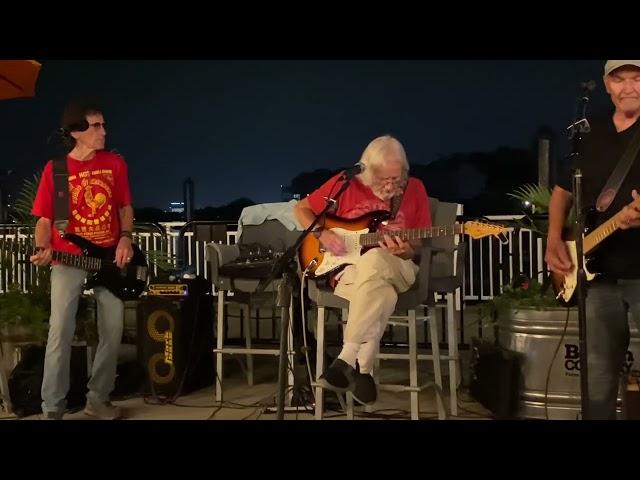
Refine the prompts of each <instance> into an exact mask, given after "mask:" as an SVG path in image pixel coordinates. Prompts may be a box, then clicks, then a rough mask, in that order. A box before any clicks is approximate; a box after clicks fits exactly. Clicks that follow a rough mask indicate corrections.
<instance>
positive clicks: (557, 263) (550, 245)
mask: <svg viewBox="0 0 640 480" xmlns="http://www.w3.org/2000/svg"><path fill="white" fill-rule="evenodd" d="M544 260H545V262H547V265H549V269H550V270H552V271H554V272H558V273H561V274H563V275H566V274H568V273H570V272H571V268H572V267H573V264H572V263H571V259H570V258H569V253H568V252H567V246H566V244H565V243H564V242H563V241H562V239H561V238H559V237H549V238H548V239H547V252H546V253H545V256H544Z"/></svg>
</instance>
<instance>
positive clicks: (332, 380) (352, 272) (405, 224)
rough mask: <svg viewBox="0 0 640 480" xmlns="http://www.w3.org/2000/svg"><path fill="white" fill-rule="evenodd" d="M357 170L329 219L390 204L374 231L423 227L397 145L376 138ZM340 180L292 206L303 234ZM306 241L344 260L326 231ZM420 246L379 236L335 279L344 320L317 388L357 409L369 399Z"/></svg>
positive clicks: (423, 211) (425, 211)
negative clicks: (336, 349) (337, 347)
mask: <svg viewBox="0 0 640 480" xmlns="http://www.w3.org/2000/svg"><path fill="white" fill-rule="evenodd" d="M360 164H361V165H362V166H363V167H364V170H363V171H362V173H360V174H359V175H357V176H356V177H354V178H353V180H352V181H351V184H350V185H349V187H348V188H347V190H345V192H344V193H343V194H342V195H341V196H340V198H338V200H337V204H336V207H335V209H334V210H333V213H334V214H335V215H337V216H339V217H343V218H357V217H360V216H362V215H364V214H367V213H370V212H373V211H378V210H386V211H390V212H393V210H394V208H393V207H392V205H397V203H398V202H399V207H397V208H396V210H397V212H396V214H395V217H394V218H393V219H392V220H389V221H388V223H386V224H384V225H381V227H380V230H387V231H389V230H401V229H410V228H424V227H430V226H431V213H430V212H431V211H430V209H429V199H428V196H427V191H426V189H425V187H424V184H423V183H422V182H421V181H420V180H418V179H416V178H410V177H409V176H408V175H409V163H408V162H407V157H406V154H405V151H404V148H403V147H402V144H401V143H400V142H399V141H398V140H396V139H395V138H393V137H391V136H389V135H386V136H382V137H378V138H376V139H375V140H373V141H372V142H371V143H370V144H369V145H368V146H367V148H366V149H365V151H364V153H363V154H362V158H361V159H360ZM343 181H344V180H343V179H342V174H338V175H336V176H334V177H333V178H331V179H329V181H327V182H326V183H325V184H324V185H322V186H321V187H320V188H318V189H317V190H316V191H315V192H313V193H311V194H310V195H309V196H308V197H307V198H305V199H303V200H301V201H300V202H299V203H298V204H297V205H296V206H295V207H294V212H295V214H296V217H297V219H298V221H299V222H300V224H301V225H302V226H303V227H305V228H307V227H308V226H309V225H311V223H312V222H313V220H314V219H315V217H316V216H317V215H318V214H320V213H321V211H322V210H323V209H324V207H325V204H326V201H325V199H326V198H331V197H332V196H333V195H335V193H336V192H337V191H338V190H339V189H340V187H341V186H342V182H343ZM313 234H314V235H316V237H317V238H318V239H319V240H320V242H321V243H322V245H323V247H324V248H325V249H326V250H327V251H328V252H330V253H332V254H333V255H336V256H340V255H344V254H345V253H346V247H345V245H344V242H343V240H342V239H341V238H340V237H339V236H338V235H336V234H335V233H334V232H332V231H331V230H325V229H323V228H318V229H316V230H314V232H313ZM420 246H421V241H419V240H418V241H407V242H405V241H403V240H401V239H400V238H399V237H393V236H390V235H384V242H380V248H373V249H371V250H368V251H367V252H366V253H364V254H363V255H362V256H360V257H359V258H358V260H357V262H356V264H354V265H349V266H347V267H346V268H345V269H344V270H342V271H341V272H340V273H339V274H338V275H337V276H336V278H335V279H334V280H335V281H336V282H337V284H336V287H335V292H334V293H335V294H336V295H339V296H341V297H343V298H346V299H347V300H349V318H348V319H347V326H346V329H345V332H344V343H343V347H342V351H341V352H340V355H339V356H338V358H337V359H336V360H335V361H334V362H333V363H332V364H331V366H329V368H328V369H327V370H326V371H325V372H324V374H323V375H322V376H321V377H320V378H319V379H318V383H319V384H321V385H322V386H323V387H324V388H328V389H330V390H334V391H337V392H347V391H351V392H353V395H354V397H355V398H356V399H358V400H359V401H360V402H362V403H373V402H374V401H375V400H376V397H377V392H376V386H375V382H374V380H373V377H372V376H371V370H372V368H373V363H374V360H375V357H376V354H377V353H378V349H379V346H380V339H381V338H382V335H383V333H384V330H385V328H386V325H387V322H388V320H389V316H391V314H392V313H393V311H394V309H395V306H396V302H397V300H398V294H399V293H402V292H405V291H407V290H408V289H409V288H411V286H412V285H413V283H414V282H415V280H416V274H417V272H418V265H417V264H416V263H415V262H414V261H413V259H414V257H415V256H416V255H417V254H418V251H419V248H420ZM356 368H358V371H356Z"/></svg>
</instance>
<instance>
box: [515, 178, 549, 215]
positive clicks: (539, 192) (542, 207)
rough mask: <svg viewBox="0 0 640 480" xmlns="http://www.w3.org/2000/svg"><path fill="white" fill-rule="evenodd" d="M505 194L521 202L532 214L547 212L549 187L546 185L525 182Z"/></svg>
mask: <svg viewBox="0 0 640 480" xmlns="http://www.w3.org/2000/svg"><path fill="white" fill-rule="evenodd" d="M507 196H509V197H512V198H515V199H516V200H519V201H520V202H522V204H523V206H524V207H525V209H526V210H530V211H531V213H533V214H538V215H542V214H546V213H549V201H550V200H551V189H550V188H548V187H544V186H542V185H535V184H532V183H526V184H524V185H522V186H521V187H518V188H516V189H515V190H514V191H513V192H511V193H507Z"/></svg>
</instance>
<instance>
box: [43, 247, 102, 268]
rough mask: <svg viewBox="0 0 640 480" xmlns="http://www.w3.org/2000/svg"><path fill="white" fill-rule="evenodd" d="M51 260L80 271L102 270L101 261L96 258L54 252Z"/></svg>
mask: <svg viewBox="0 0 640 480" xmlns="http://www.w3.org/2000/svg"><path fill="white" fill-rule="evenodd" d="M52 258H53V260H55V261H56V262H60V263H61V264H63V265H68V266H70V267H77V268H80V269H82V270H87V271H95V270H100V268H102V259H101V258H97V257H85V256H84V255H75V254H73V253H67V252H59V251H54V252H53V256H52Z"/></svg>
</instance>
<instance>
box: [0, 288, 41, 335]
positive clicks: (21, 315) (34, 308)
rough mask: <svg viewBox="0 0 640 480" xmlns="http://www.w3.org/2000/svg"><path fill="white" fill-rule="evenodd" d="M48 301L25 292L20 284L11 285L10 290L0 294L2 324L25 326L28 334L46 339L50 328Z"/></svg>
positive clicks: (0, 324) (5, 326)
mask: <svg viewBox="0 0 640 480" xmlns="http://www.w3.org/2000/svg"><path fill="white" fill-rule="evenodd" d="M48 318H49V308H48V301H46V300H44V299H43V298H41V297H40V296H37V295H34V294H31V293H30V292H23V291H22V290H21V289H20V287H19V286H18V285H15V284H14V285H11V287H10V288H9V291H7V292H5V293H3V294H1V295H0V326H2V327H4V330H8V328H7V327H11V326H16V327H18V326H19V327H24V328H25V329H27V330H28V336H30V337H33V338H34V339H35V340H37V341H43V340H45V339H46V336H47V331H48V330H49V323H48V322H47V320H48Z"/></svg>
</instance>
